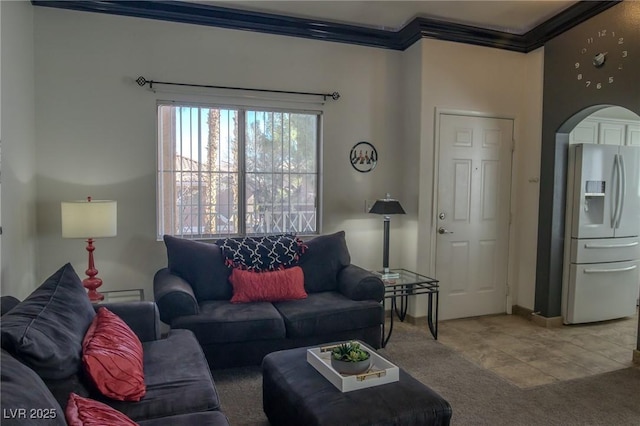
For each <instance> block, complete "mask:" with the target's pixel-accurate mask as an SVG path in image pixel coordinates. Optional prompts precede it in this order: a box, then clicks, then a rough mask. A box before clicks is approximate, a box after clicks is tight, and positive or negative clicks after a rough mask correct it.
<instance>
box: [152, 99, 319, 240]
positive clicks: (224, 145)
mask: <svg viewBox="0 0 640 426" xmlns="http://www.w3.org/2000/svg"><path fill="white" fill-rule="evenodd" d="M319 123H320V115H319V113H316V112H298V111H266V110H254V109H243V108H221V107H202V106H190V105H181V106H176V105H175V104H171V105H159V106H158V139H159V140H158V237H161V236H162V235H164V234H170V235H178V236H185V237H191V238H207V237H211V236H221V235H247V234H270V233H280V232H293V233H297V234H312V233H316V232H317V229H318V214H317V212H318V202H317V201H318V152H319V140H318V138H319V137H318V135H319Z"/></svg>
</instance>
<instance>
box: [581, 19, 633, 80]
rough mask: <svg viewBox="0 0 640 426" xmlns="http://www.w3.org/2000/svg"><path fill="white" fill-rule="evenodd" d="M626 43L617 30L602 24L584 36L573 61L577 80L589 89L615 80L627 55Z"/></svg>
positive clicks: (627, 45)
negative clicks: (601, 26)
mask: <svg viewBox="0 0 640 426" xmlns="http://www.w3.org/2000/svg"><path fill="white" fill-rule="evenodd" d="M629 47H630V46H629V44H628V43H627V42H626V40H625V37H624V35H623V34H622V33H621V32H620V31H613V30H609V29H605V28H603V29H600V30H598V31H596V32H595V33H594V34H591V35H589V36H588V37H586V38H585V39H584V40H583V43H582V44H581V46H580V48H579V52H578V55H577V58H576V62H575V63H574V64H573V67H574V69H575V75H576V80H577V82H578V84H580V85H582V86H583V87H585V88H586V89H589V90H600V89H603V88H604V87H606V86H607V85H611V84H615V82H616V79H617V77H618V76H619V75H620V73H621V72H622V70H623V69H624V66H625V62H626V61H627V60H628V58H629V54H630V52H629Z"/></svg>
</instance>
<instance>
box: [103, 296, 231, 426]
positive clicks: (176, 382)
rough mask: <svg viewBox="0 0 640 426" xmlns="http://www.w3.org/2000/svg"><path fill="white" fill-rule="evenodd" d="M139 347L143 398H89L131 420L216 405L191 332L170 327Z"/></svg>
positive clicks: (205, 365)
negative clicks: (117, 399) (143, 389)
mask: <svg viewBox="0 0 640 426" xmlns="http://www.w3.org/2000/svg"><path fill="white" fill-rule="evenodd" d="M227 303H228V302H227ZM142 347H143V351H144V376H145V382H146V384H147V393H146V394H145V396H144V398H142V399H141V400H140V401H139V402H130V401H116V400H112V399H108V398H105V397H103V396H102V395H99V394H95V395H92V398H94V399H97V400H99V401H102V402H104V403H106V404H107V405H109V406H111V407H113V408H115V409H116V410H118V411H121V412H123V413H124V414H126V415H127V417H129V418H130V419H132V420H134V421H138V420H142V419H152V418H159V417H167V416H173V415H181V414H187V413H194V412H198V411H208V410H218V409H219V408H220V400H219V398H218V393H217V391H216V388H215V385H214V383H213V378H212V377H211V372H210V371H209V365H208V364H207V361H206V359H205V357H204V354H203V353H202V349H201V348H200V345H199V344H198V341H197V340H196V339H195V338H194V336H193V333H191V332H190V331H188V330H171V331H170V332H169V334H168V336H167V338H165V339H160V340H155V341H150V342H144V343H142ZM168 424H170V423H168Z"/></svg>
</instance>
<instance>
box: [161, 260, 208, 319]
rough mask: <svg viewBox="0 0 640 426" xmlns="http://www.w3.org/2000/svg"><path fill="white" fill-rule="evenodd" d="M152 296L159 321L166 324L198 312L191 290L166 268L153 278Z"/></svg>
mask: <svg viewBox="0 0 640 426" xmlns="http://www.w3.org/2000/svg"><path fill="white" fill-rule="evenodd" d="M153 295H154V298H155V300H156V303H157V304H158V309H159V310H160V319H161V320H162V322H164V323H166V324H171V322H172V321H173V320H174V319H175V318H178V317H182V316H185V315H197V314H198V313H199V312H200V308H199V307H198V301H197V300H196V296H195V294H194V293H193V288H191V286H190V285H189V283H188V282H186V281H185V280H184V279H182V278H180V277H179V276H177V275H173V274H172V273H171V272H170V271H169V269H168V268H163V269H160V270H159V271H158V272H156V274H155V276H154V277H153Z"/></svg>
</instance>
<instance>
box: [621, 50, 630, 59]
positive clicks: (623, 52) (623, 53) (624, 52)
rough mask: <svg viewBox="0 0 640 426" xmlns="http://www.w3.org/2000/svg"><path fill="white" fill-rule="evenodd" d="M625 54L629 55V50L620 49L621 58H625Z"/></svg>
mask: <svg viewBox="0 0 640 426" xmlns="http://www.w3.org/2000/svg"><path fill="white" fill-rule="evenodd" d="M627 55H629V52H628V51H627V50H623V51H622V57H623V58H626V57H627Z"/></svg>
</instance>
